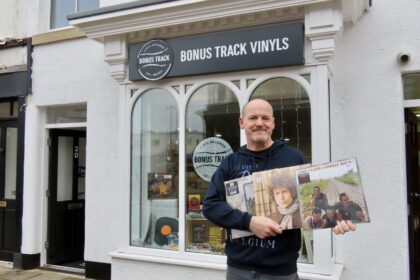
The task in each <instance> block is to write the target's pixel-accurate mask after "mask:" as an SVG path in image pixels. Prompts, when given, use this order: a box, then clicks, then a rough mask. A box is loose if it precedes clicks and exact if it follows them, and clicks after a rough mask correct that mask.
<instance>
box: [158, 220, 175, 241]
mask: <svg viewBox="0 0 420 280" xmlns="http://www.w3.org/2000/svg"><path fill="white" fill-rule="evenodd" d="M173 232H176V233H178V220H177V219H174V218H169V217H161V218H159V219H158V220H157V221H156V226H155V238H154V239H155V242H156V244H158V245H161V246H162V245H168V235H169V234H171V233H173Z"/></svg>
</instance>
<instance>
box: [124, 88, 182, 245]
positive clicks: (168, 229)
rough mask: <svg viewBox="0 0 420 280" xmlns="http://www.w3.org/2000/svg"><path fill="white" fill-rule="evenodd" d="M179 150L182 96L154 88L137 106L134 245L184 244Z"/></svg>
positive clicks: (133, 136)
mask: <svg viewBox="0 0 420 280" xmlns="http://www.w3.org/2000/svg"><path fill="white" fill-rule="evenodd" d="M178 155H179V151H178V107H177V103H176V100H175V99H174V97H173V96H172V95H171V94H170V93H169V92H168V91H166V90H163V89H152V90H149V91H147V92H145V93H144V94H142V95H141V96H140V98H139V99H138V100H137V101H136V103H135V105H134V107H133V112H132V127H131V237H130V238H131V245H132V246H141V247H151V248H161V249H171V250H177V249H178V164H179V162H178Z"/></svg>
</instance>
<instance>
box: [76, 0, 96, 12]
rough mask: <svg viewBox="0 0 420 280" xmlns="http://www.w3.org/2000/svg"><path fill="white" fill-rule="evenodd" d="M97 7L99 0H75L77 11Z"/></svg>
mask: <svg viewBox="0 0 420 280" xmlns="http://www.w3.org/2000/svg"><path fill="white" fill-rule="evenodd" d="M96 8H99V0H77V11H78V12H83V11H87V10H93V9H96Z"/></svg>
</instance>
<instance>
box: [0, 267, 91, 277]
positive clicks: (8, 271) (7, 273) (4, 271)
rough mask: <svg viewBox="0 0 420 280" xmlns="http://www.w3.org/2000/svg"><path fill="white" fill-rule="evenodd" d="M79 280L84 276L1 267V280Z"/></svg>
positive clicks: (43, 270) (44, 270)
mask: <svg viewBox="0 0 420 280" xmlns="http://www.w3.org/2000/svg"><path fill="white" fill-rule="evenodd" d="M26 279H30V280H79V279H88V278H85V277H84V276H83V275H77V274H69V273H65V272H57V271H52V270H46V269H39V268H38V269H30V270H18V269H14V268H4V267H0V280H26Z"/></svg>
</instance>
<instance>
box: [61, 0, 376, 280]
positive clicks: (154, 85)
mask: <svg viewBox="0 0 420 280" xmlns="http://www.w3.org/2000/svg"><path fill="white" fill-rule="evenodd" d="M244 2H246V3H244ZM147 3H148V4H145V3H143V4H141V3H134V2H132V3H128V4H120V5H116V6H110V7H107V8H101V9H98V10H94V11H92V12H89V13H79V14H75V15H72V16H70V17H69V19H70V21H71V24H72V25H74V26H76V27H78V28H80V29H81V30H82V31H83V32H85V33H86V34H87V36H88V37H90V38H92V39H95V40H100V41H102V42H103V44H104V52H105V61H106V62H107V63H108V64H109V65H110V68H109V69H110V74H111V76H112V77H113V78H114V79H115V80H116V81H117V82H118V83H119V92H118V94H119V135H118V142H119V147H118V153H119V167H120V169H119V172H118V178H119V184H120V186H121V189H120V191H121V193H120V196H119V201H118V205H119V207H118V209H115V211H118V213H119V215H120V216H121V217H123V218H122V219H120V220H119V221H115V222H116V223H117V224H118V227H119V228H120V233H119V235H118V237H117V239H118V249H116V250H115V251H113V252H110V256H111V267H112V278H113V279H138V275H139V274H140V273H141V274H142V275H144V277H145V279H156V278H158V277H160V278H162V279H166V278H165V277H167V275H173V278H174V279H182V277H184V276H185V277H188V278H192V277H200V279H214V278H218V279H219V278H220V279H222V278H223V277H224V276H223V275H224V273H225V269H226V258H225V256H224V239H225V238H228V236H227V233H226V231H225V230H224V229H223V228H220V227H218V226H216V225H214V224H212V223H211V222H209V221H208V220H207V219H206V218H204V216H203V215H202V213H201V209H202V200H203V198H204V195H205V194H206V192H207V188H208V184H209V181H210V178H211V176H212V174H213V172H214V171H215V170H216V168H217V166H218V165H219V164H220V161H221V160H222V159H223V158H224V157H226V156H227V155H229V154H230V153H232V151H235V150H236V149H238V148H239V147H240V146H242V145H244V144H245V135H244V133H243V132H241V130H240V128H239V124H238V117H239V116H240V114H241V113H242V108H243V106H244V105H245V104H246V102H248V101H249V100H252V99H255V98H263V99H266V100H268V101H269V102H270V103H271V104H272V105H273V108H274V116H275V120H276V124H275V125H276V130H275V132H274V134H273V138H274V139H282V140H284V141H286V142H287V143H288V144H289V145H290V146H293V147H296V148H297V149H299V150H300V151H302V152H303V153H304V155H305V156H306V157H307V158H308V160H309V161H310V162H312V163H323V162H328V161H331V144H330V142H331V132H330V102H331V101H330V96H331V94H332V92H331V87H330V84H331V81H332V79H333V74H334V73H332V72H331V68H330V67H329V60H330V58H331V56H332V55H333V53H334V50H335V40H336V36H338V34H339V32H340V29H341V27H342V25H343V22H345V21H346V20H348V18H353V19H355V18H358V17H359V16H361V15H362V14H363V11H364V10H365V9H367V8H368V3H364V4H363V5H362V6H360V7H359V9H353V10H352V12H350V14H345V15H343V13H342V10H341V9H342V7H341V5H339V3H338V2H335V1H330V2H327V3H324V1H303V2H302V1H288V2H287V3H286V2H284V1H258V2H257V1H230V2H229V3H223V2H222V1H204V2H203V1H150V3H149V2H147ZM86 207H87V208H89V206H88V205H87V206H86ZM302 236H303V238H302V241H301V245H302V246H301V247H302V249H301V252H300V258H299V261H298V267H299V274H300V276H301V278H302V279H339V278H340V275H341V272H342V269H343V265H342V264H338V263H336V261H335V253H334V252H335V250H334V246H335V245H334V240H333V238H332V236H331V231H329V230H320V231H314V232H313V233H312V232H305V231H303V235H302ZM249 245H250V246H256V247H257V246H269V244H265V243H264V242H262V243H254V244H249Z"/></svg>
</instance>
